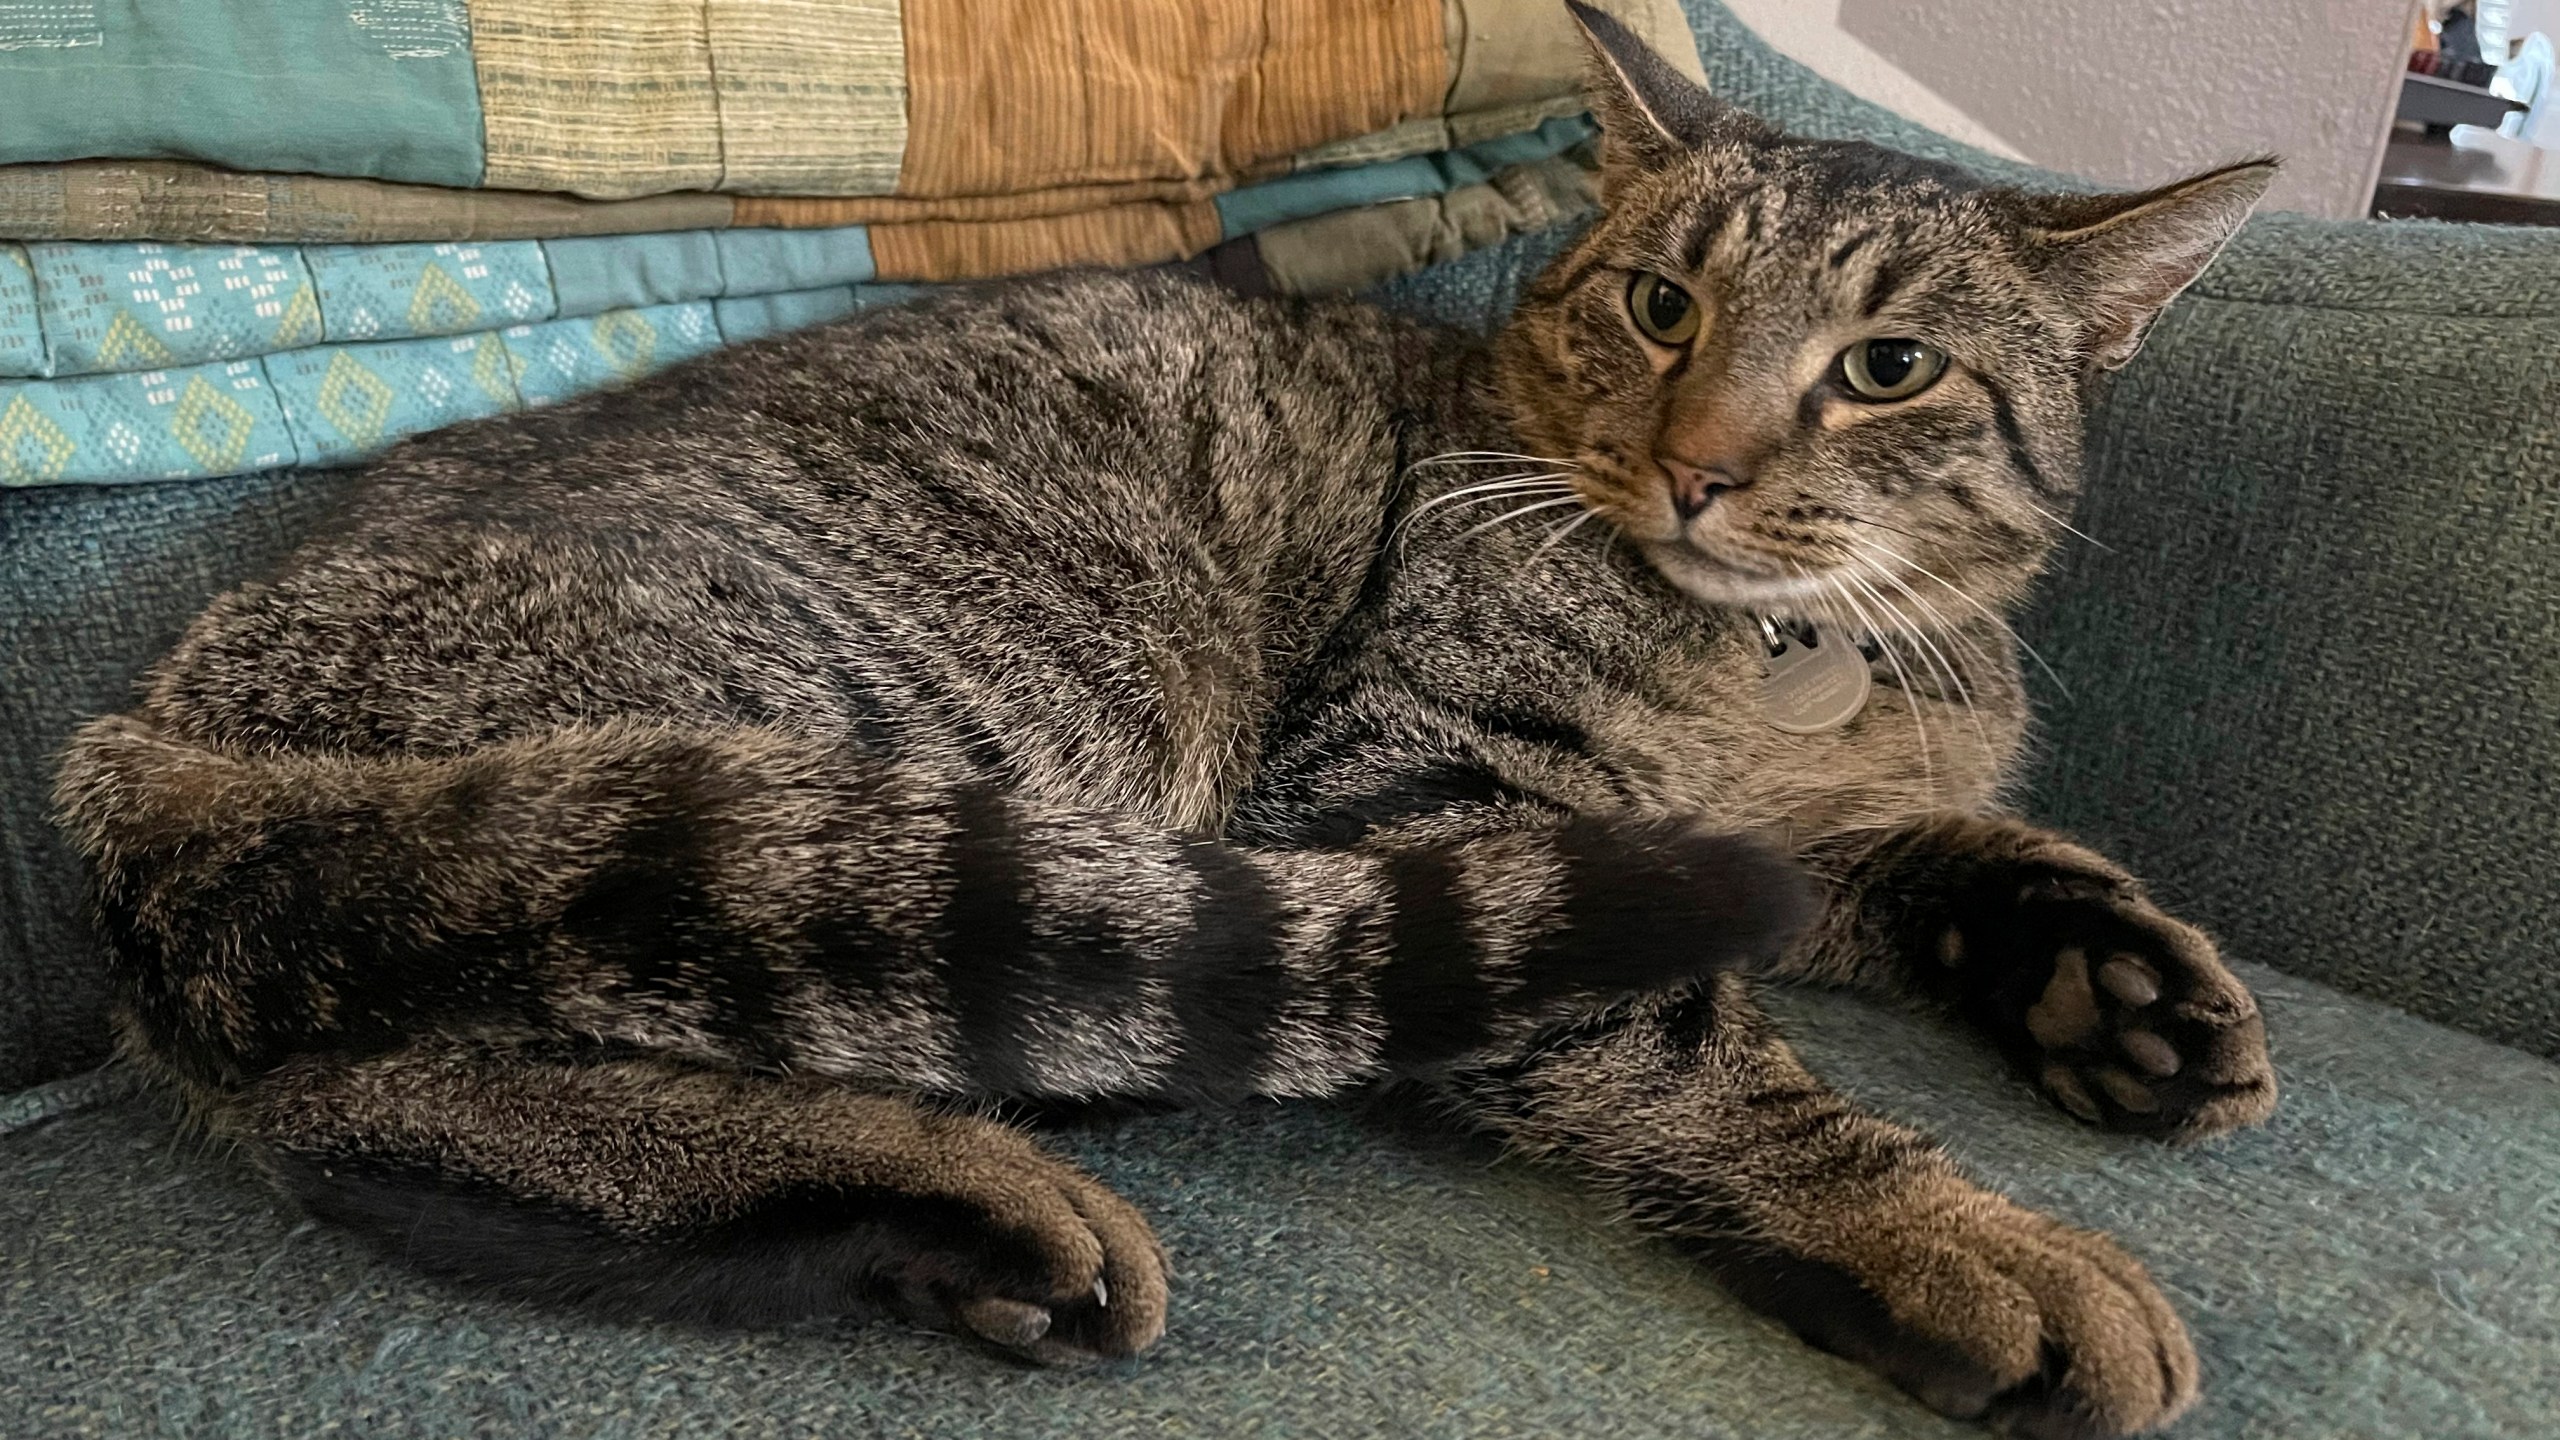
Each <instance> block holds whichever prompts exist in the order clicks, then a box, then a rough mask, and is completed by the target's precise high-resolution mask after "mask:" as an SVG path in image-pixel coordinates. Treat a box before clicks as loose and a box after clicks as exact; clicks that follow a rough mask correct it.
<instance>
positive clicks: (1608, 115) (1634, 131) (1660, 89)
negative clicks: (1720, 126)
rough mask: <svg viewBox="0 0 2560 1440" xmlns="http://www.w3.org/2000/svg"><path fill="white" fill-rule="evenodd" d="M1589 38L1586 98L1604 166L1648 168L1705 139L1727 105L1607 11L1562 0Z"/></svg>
mask: <svg viewBox="0 0 2560 1440" xmlns="http://www.w3.org/2000/svg"><path fill="white" fill-rule="evenodd" d="M1565 9H1567V10H1569V11H1571V12H1572V14H1573V22H1574V23H1575V24H1576V25H1579V26H1581V27H1582V38H1583V39H1585V40H1587V41H1589V42H1590V44H1591V71H1590V73H1591V84H1590V89H1591V105H1592V108H1593V109H1594V110H1596V111H1598V112H1599V115H1600V129H1601V143H1602V153H1603V157H1604V162H1605V165H1606V168H1608V169H1610V170H1618V169H1621V168H1622V167H1626V166H1630V165H1632V166H1635V167H1639V168H1644V169H1651V168H1654V167H1656V166H1660V165H1665V164H1669V163H1670V162H1672V161H1674V160H1677V159H1679V158H1681V157H1682V156H1684V155H1687V154H1689V153H1690V152H1692V151H1695V150H1697V149H1698V148H1700V147H1701V146H1703V145H1705V144H1706V143H1707V142H1708V141H1709V140H1710V139H1711V138H1713V136H1714V134H1715V131H1716V126H1717V122H1718V120H1719V119H1720V118H1721V117H1722V115H1723V114H1724V113H1725V112H1726V111H1727V110H1729V109H1730V108H1731V107H1729V106H1727V105H1726V104H1725V103H1724V102H1723V101H1721V100H1718V99H1716V98H1715V97H1714V96H1712V95H1709V94H1708V93H1707V87H1705V86H1704V85H1701V84H1699V83H1698V82H1697V81H1695V80H1692V79H1690V78H1689V77H1688V76H1686V75H1683V74H1681V73H1680V72H1679V71H1678V70H1675V69H1673V68H1672V66H1671V62H1669V61H1667V60H1665V59H1663V58H1662V56H1661V55H1659V54H1657V53H1656V52H1655V51H1654V49H1653V47H1652V46H1650V45H1647V44H1645V43H1644V41H1643V40H1642V39H1641V38H1639V37H1638V36H1637V35H1636V33H1635V32H1634V31H1632V30H1630V29H1628V28H1627V27H1626V25H1625V23H1624V22H1622V21H1620V20H1619V19H1618V18H1617V17H1616V16H1614V15H1611V14H1610V13H1609V12H1608V11H1606V10H1602V9H1600V8H1598V7H1596V6H1592V5H1586V4H1584V3H1583V0H1565Z"/></svg>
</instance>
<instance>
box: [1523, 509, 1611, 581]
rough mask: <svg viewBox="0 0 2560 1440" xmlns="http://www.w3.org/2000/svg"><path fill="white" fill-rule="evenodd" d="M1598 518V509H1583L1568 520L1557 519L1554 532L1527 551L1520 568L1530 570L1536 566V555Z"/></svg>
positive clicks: (1538, 555) (1559, 543)
mask: <svg viewBox="0 0 2560 1440" xmlns="http://www.w3.org/2000/svg"><path fill="white" fill-rule="evenodd" d="M1598 518H1600V512H1599V511H1597V510H1585V511H1583V512H1582V513H1581V514H1579V515H1576V516H1574V517H1572V518H1571V519H1569V520H1560V521H1558V522H1557V523H1556V529H1555V531H1554V533H1552V534H1550V535H1548V536H1547V538H1546V539H1545V540H1544V541H1543V542H1541V543H1540V544H1539V546H1538V548H1537V549H1535V550H1532V551H1530V552H1529V558H1528V559H1526V560H1523V561H1522V562H1520V568H1521V569H1523V570H1532V569H1535V568H1537V564H1538V557H1540V556H1542V555H1544V554H1546V553H1547V552H1548V551H1550V550H1553V549H1554V548H1556V547H1557V546H1558V545H1561V544H1563V543H1564V542H1565V537H1567V536H1569V535H1571V534H1572V533H1573V532H1574V531H1576V530H1579V529H1581V528H1582V527H1583V526H1585V525H1587V524H1589V523H1590V522H1592V521H1593V520H1596V519H1598Z"/></svg>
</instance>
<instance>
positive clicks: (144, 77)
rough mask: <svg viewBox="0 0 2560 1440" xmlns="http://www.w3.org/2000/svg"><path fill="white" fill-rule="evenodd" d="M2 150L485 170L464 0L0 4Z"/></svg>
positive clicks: (382, 173) (407, 170) (247, 166)
mask: <svg viewBox="0 0 2560 1440" xmlns="http://www.w3.org/2000/svg"><path fill="white" fill-rule="evenodd" d="M0 97H6V98H5V99H0V164H19V163H46V162H52V161H58V160H75V159H82V158H87V157H92V156H105V157H112V158H115V159H120V160H143V159H180V160H201V161H205V162H207V163H208V164H214V165H224V166H228V167H230V168H231V169H234V170H281V171H293V172H300V173H305V174H316V175H360V176H371V177H373V178H375V179H380V180H406V181H412V182H415V183H417V184H421V185H477V184H479V183H480V174H481V168H482V167H481V160H482V155H481V140H480V83H479V80H478V78H477V77H476V76H475V75H474V74H473V72H472V67H471V24H470V19H469V17H468V16H467V15H466V14H465V12H464V10H463V7H462V6H461V5H458V4H450V5H448V4H424V5H421V4H415V3H410V4H400V3H389V4H380V3H377V4H370V5H357V4H349V3H347V0H263V3H260V4H255V5H190V4H171V3H154V0H21V3H14V4H0Z"/></svg>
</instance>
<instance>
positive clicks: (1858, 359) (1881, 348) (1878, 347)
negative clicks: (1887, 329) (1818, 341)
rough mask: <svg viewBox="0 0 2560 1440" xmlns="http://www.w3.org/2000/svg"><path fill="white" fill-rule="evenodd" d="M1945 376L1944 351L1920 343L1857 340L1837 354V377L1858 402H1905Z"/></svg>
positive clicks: (1901, 340) (1920, 341)
mask: <svg viewBox="0 0 2560 1440" xmlns="http://www.w3.org/2000/svg"><path fill="white" fill-rule="evenodd" d="M1945 373H1947V352H1946V351H1944V350H1941V349H1939V348H1938V347H1937V346H1935V345H1931V344H1929V343H1928V342H1926V341H1923V340H1909V339H1901V338H1895V339H1889V340H1861V341H1859V342H1858V343H1857V344H1855V345H1852V346H1850V347H1849V348H1848V349H1846V350H1843V351H1841V352H1840V374H1841V377H1842V378H1843V379H1845V380H1847V381H1848V383H1849V393H1851V394H1853V395H1855V396H1857V397H1858V398H1859V399H1861V400H1872V401H1879V402H1881V401H1886V400H1908V399H1910V398H1911V397H1912V396H1914V395H1917V394H1919V393H1920V392H1921V391H1923V390H1926V389H1928V388H1929V387H1930V386H1932V385H1935V384H1937V383H1938V377H1939V376H1941V375H1944V374H1945Z"/></svg>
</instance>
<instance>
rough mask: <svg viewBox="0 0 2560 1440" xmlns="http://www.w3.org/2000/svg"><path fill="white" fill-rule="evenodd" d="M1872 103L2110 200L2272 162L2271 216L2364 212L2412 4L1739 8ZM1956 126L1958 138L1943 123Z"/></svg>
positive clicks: (1895, 2) (2198, 0) (2113, 0)
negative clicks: (2197, 173)
mask: <svg viewBox="0 0 2560 1440" xmlns="http://www.w3.org/2000/svg"><path fill="white" fill-rule="evenodd" d="M1726 3H1727V4H1728V5H1730V6H1731V8H1732V9H1733V11H1734V13H1735V14H1736V15H1738V16H1739V17H1741V19H1742V20H1743V22H1744V23H1745V24H1748V25H1750V26H1752V28H1753V29H1754V30H1756V31H1758V32H1759V33H1761V34H1762V35H1763V36H1765V37H1767V38H1768V39H1769V40H1770V42H1771V43H1772V44H1775V45H1776V46H1777V47H1778V48H1779V49H1781V50H1784V51H1786V52H1787V53H1788V54H1790V55H1793V56H1795V57H1796V58H1797V59H1799V60H1802V61H1804V62H1805V63H1806V64H1808V65H1810V66H1812V67H1813V68H1814V69H1815V70H1816V71H1818V72H1820V73H1822V74H1824V75H1826V76H1828V77H1829V78H1831V79H1834V80H1837V81H1839V82H1841V83H1842V84H1844V85H1847V86H1848V87H1849V88H1850V89H1852V90H1856V91H1857V92H1858V93H1860V94H1862V95H1865V96H1866V97H1867V98H1868V99H1871V100H1875V101H1877V102H1879V103H1881V104H1884V105H1888V106H1891V107H1892V108H1894V109H1895V110H1898V111H1900V112H1901V113H1903V114H1905V115H1908V116H1910V117H1911V118H1912V119H1915V120H1919V121H1921V122H1922V123H1924V124H1931V125H1935V126H1938V127H1939V128H1943V129H1946V130H1947V131H1949V133H1952V134H1957V135H1959V136H1961V137H1963V138H1966V139H1972V140H1976V141H1980V140H1981V139H1983V138H1984V137H1985V136H1988V137H1991V138H1994V139H1996V140H1998V141H2000V142H2002V143H2001V144H1999V145H1997V146H1995V147H1992V148H1997V149H2002V150H2005V151H2007V152H2009V153H2012V154H2015V155H2018V156H2021V157H2023V158H2025V159H2028V160H2032V161H2035V162H2036V163H2038V164H2042V165H2050V166H2053V167H2055V168H2056V169H2062V170H2070V171H2075V172H2077V173H2080V174H2083V175H2088V176H2092V177H2094V178H2096V179H2099V180H2102V181H2106V182H2108V183H2111V184H2120V185H2138V184H2149V183H2154V182H2157V181H2161V180H2166V179H2170V178H2172V177H2174V176H2177V175H2180V174H2184V173H2187V172H2189V171H2193V170H2200V169H2203V168H2205V167H2207V166H2211V165H2216V164H2220V163H2222V162H2224V161H2227V160H2235V159H2239V158H2240V157H2242V156H2246V155H2254V154H2263V153H2267V152H2273V153H2275V154H2277V155H2280V156H2282V157H2284V160H2285V162H2286V168H2285V173H2284V174H2283V176H2282V177H2281V178H2279V179H2278V180H2277V182H2276V186H2275V189H2274V190H2273V192H2272V193H2271V194H2270V197H2269V201H2268V203H2269V204H2270V205H2271V206H2273V207H2275V208H2279V209H2287V210H2301V211H2306V212H2308V213H2311V214H2315V215H2329V216H2336V217H2342V218H2343V217H2348V216H2356V215H2361V214H2363V213H2365V207H2366V204H2367V203H2368V201H2369V200H2370V198H2371V196H2372V193H2373V177H2374V174H2375V171H2376V169H2377V168H2378V167H2379V166H2380V164H2381V163H2382V142H2383V140H2384V138H2385V136H2386V135H2387V133H2388V131H2389V128H2390V122H2391V110H2392V105H2393V103H2394V101H2395V99H2396V98H2397V96H2398V93H2399V85H2400V72H2401V69H2402V64H2403V58H2404V51H2405V50H2406V47H2407V45H2408V39H2409V26H2410V21H2411V6H2410V5H2409V3H2408V0H1726ZM1949 116H1952V117H1954V122H1955V123H1950V122H1949V119H1948V117H1949Z"/></svg>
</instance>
